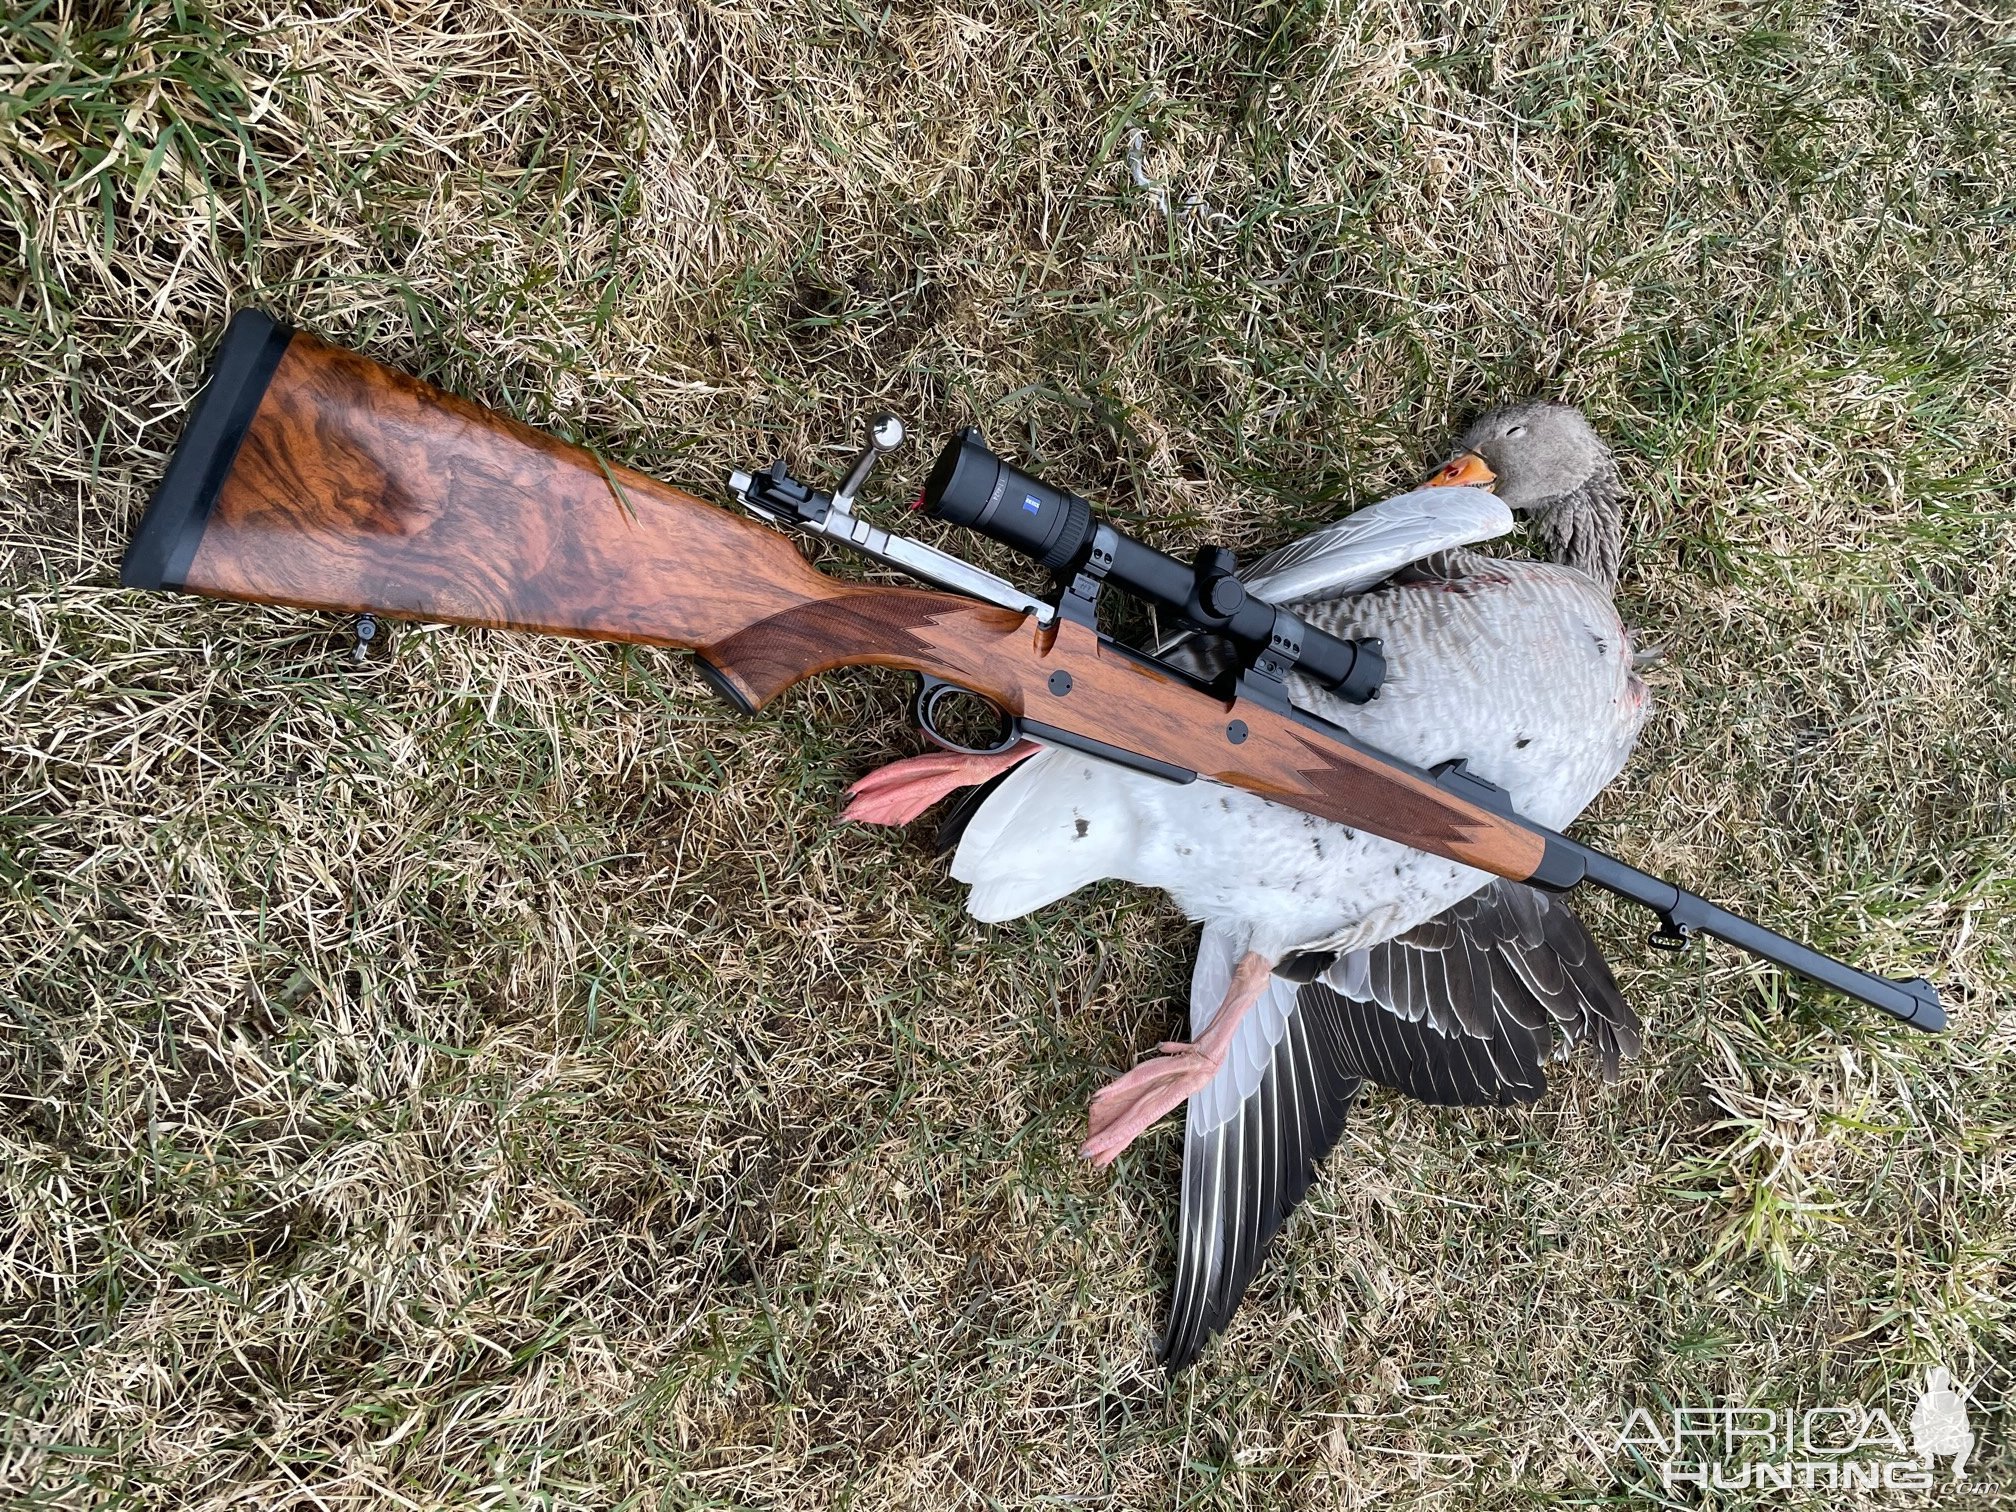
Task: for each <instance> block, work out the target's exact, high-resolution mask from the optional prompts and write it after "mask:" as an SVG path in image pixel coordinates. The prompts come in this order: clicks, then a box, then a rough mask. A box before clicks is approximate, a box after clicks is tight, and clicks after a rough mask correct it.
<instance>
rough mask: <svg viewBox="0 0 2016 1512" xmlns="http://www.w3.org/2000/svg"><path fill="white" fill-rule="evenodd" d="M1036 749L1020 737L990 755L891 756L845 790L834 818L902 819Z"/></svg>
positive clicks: (879, 821)
mask: <svg viewBox="0 0 2016 1512" xmlns="http://www.w3.org/2000/svg"><path fill="white" fill-rule="evenodd" d="M1042 749H1043V748H1042V747H1041V746H1039V745H1037V744H1036V742H1035V741H1033V740H1024V741H1020V742H1018V743H1017V744H1015V745H1012V746H1010V747H1009V748H1008V749H1007V750H1005V751H998V752H996V753H995V754H994V755H991V756H967V755H962V754H961V753H959V752H957V751H927V752H926V753H925V754H924V755H922V756H912V757H911V758H910V759H909V760H908V761H892V762H891V763H890V764H889V765H888V766H885V767H881V768H879V769H877V770H876V771H873V772H870V773H869V774H868V775H867V776H866V777H863V778H862V779H861V780H860V781H859V782H857V783H855V784H854V785H853V786H852V787H850V788H849V789H847V792H848V794H849V795H850V796H851V797H852V798H853V800H854V801H853V802H851V803H849V804H848V805H847V807H846V808H845V809H844V810H843V811H842V812H841V815H840V818H841V819H842V820H843V821H846V822H849V823H853V824H908V823H909V822H910V821H911V820H913V819H915V818H916V817H917V816H918V815H919V814H921V813H923V812H924V810H926V809H928V808H929V807H931V805H932V804H934V803H936V802H938V800H939V799H941V798H947V797H950V796H951V795H952V794H954V793H956V792H958V791H959V789H961V788H964V787H974V786H977V785H978V784H980V783H982V782H986V781H988V780H989V779H990V778H993V777H998V776H1000V775H1001V773H1003V772H1005V771H1007V770H1008V769H1009V768H1010V767H1013V766H1016V765H1017V764H1019V763H1021V762H1024V761H1027V760H1028V759H1029V758H1030V757H1031V756H1034V755H1035V754H1036V753H1037V752H1038V751H1040V750H1042Z"/></svg>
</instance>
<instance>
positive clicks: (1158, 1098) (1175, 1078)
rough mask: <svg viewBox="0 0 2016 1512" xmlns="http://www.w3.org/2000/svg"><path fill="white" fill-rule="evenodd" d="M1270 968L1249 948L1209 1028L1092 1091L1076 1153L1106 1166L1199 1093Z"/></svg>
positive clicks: (1215, 1069)
mask: <svg viewBox="0 0 2016 1512" xmlns="http://www.w3.org/2000/svg"><path fill="white" fill-rule="evenodd" d="M1273 970H1274V963H1273V962H1272V961H1270V960H1268V959H1267V957H1265V956H1263V955H1256V954H1254V953H1253V952H1252V951H1250V950H1249V951H1248V952H1247V953H1246V954H1245V955H1243V956H1241V957H1239V964H1238V965H1237V966H1235V967H1233V968H1232V982H1231V985H1230V986H1228V987H1227V988H1226V989H1225V1001H1224V1002H1222V1003H1220V1004H1219V1005H1218V1012H1217V1014H1216V1016H1215V1017H1213V1018H1212V1020H1211V1027H1210V1028H1209V1029H1206V1030H1205V1031H1204V1032H1203V1033H1202V1034H1201V1035H1199V1036H1198V1037H1197V1038H1196V1039H1195V1040H1192V1041H1191V1042H1190V1043H1189V1044H1184V1043H1183V1042H1182V1041H1180V1040H1165V1041H1164V1042H1163V1043H1162V1044H1161V1045H1159V1046H1157V1047H1156V1053H1155V1054H1154V1055H1152V1056H1150V1057H1149V1058H1148V1059H1147V1060H1145V1061H1143V1062H1141V1064H1140V1065H1138V1066H1136V1067H1135V1068H1134V1069H1133V1070H1132V1071H1129V1072H1128V1073H1127V1074H1126V1075H1125V1076H1122V1077H1119V1078H1118V1079H1116V1080H1114V1081H1110V1082H1108V1083H1107V1084H1106V1085H1105V1086H1103V1087H1101V1088H1100V1089H1099V1090H1098V1091H1097V1092H1094V1093H1093V1094H1092V1116H1091V1119H1090V1123H1091V1128H1090V1130H1089V1131H1088V1132H1089V1133H1090V1134H1091V1138H1089V1139H1087V1140H1086V1141H1085V1143H1084V1145H1083V1146H1082V1147H1080V1149H1079V1151H1078V1153H1079V1154H1080V1155H1083V1156H1084V1157H1085V1158H1086V1159H1087V1160H1089V1161H1091V1162H1092V1164H1094V1165H1096V1166H1109V1165H1111V1164H1112V1163H1113V1162H1114V1161H1115V1160H1116V1159H1118V1158H1119V1155H1120V1152H1121V1151H1122V1150H1124V1149H1126V1148H1127V1146H1129V1145H1130V1144H1132V1143H1133V1142H1134V1141H1135V1140H1136V1139H1138V1138H1140V1136H1141V1134H1142V1133H1143V1132H1144V1131H1145V1130H1146V1129H1147V1128H1148V1126H1149V1125H1150V1124H1152V1123H1154V1122H1155V1120H1156V1119H1158V1118H1160V1117H1161V1116H1162V1115H1163V1114H1164V1113H1167V1112H1169V1111H1170V1110H1171V1109H1173V1108H1175V1107H1177V1106H1179V1105H1180V1104H1181V1103H1182V1102H1183V1101H1184V1100H1185V1099H1186V1098H1188V1097H1190V1096H1191V1095H1192V1094H1193V1093H1196V1092H1201V1091H1203V1090H1204V1087H1205V1085H1206V1084H1207V1083H1208V1082H1209V1081H1210V1080H1211V1078H1212V1077H1214V1076H1216V1075H1217V1074H1218V1068H1219V1067H1220V1066H1221V1065H1223V1064H1224V1063H1225V1052H1226V1051H1227V1050H1228V1049H1230V1048H1231V1045H1232V1036H1233V1034H1234V1033H1235V1032H1237V1030H1238V1028H1239V1021H1240V1020H1241V1019H1243V1018H1245V1017H1246V1013H1247V1010H1248V1009H1250V1008H1251V1007H1252V1006H1253V1005H1254V1004H1255V1003H1257V1002H1259V1001H1260V994H1261V993H1262V992H1264V991H1266V990H1267V978H1268V976H1269V974H1270V973H1272V971H1273Z"/></svg>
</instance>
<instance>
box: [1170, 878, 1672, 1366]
mask: <svg viewBox="0 0 2016 1512" xmlns="http://www.w3.org/2000/svg"><path fill="white" fill-rule="evenodd" d="M1234 956H1235V951H1234V949H1233V945H1232V939H1231V936H1230V935H1229V933H1228V932H1225V931H1221V930H1218V929H1216V928H1207V929H1206V930H1205V932H1204V938H1203V939H1202V940H1201V941H1200V942H1199V946H1198V960H1197V969H1196V972H1195V973H1194V975H1193V977H1192V979H1191V1000H1190V1001H1191V1034H1192V1037H1193V1038H1194V1037H1195V1036H1196V1035H1198V1034H1201V1033H1202V1032H1203V1031H1204V1029H1205V1028H1206V1027H1208V1025H1209V1023H1210V1019H1211V1016H1212V1014H1213V1013H1214V1012H1215V1011H1216V1008H1217V1005H1218V1003H1219V1002H1220V1001H1221V1000H1222V999H1223V996H1224V991H1225V984H1226V981H1227V980H1228V978H1229V976H1230V973H1231V969H1232V961H1233V959H1234ZM1584 1041H1588V1042H1591V1043H1593V1044H1594V1045H1595V1046H1596V1048H1597V1053H1598V1055H1599V1057H1600V1059H1601V1061H1602V1065H1603V1071H1604V1075H1605V1077H1606V1078H1608V1077H1614V1076H1615V1074H1616V1070H1617V1063H1618V1061H1619V1059H1621V1058H1622V1057H1624V1056H1627V1055H1630V1054H1632V1053H1633V1052H1635V1051H1636V1050H1637V1048H1638V1023H1637V1019H1636V1018H1635V1017H1634V1016H1633V1014H1632V1012H1631V1009H1630V1007H1629V1006H1628V1005H1627V1004H1626V1003H1625V1002H1624V999H1623V996H1622V994H1620V993H1619V992H1618V990H1617V984H1616V982H1615V980H1614V979H1613V978H1612V977H1611V974H1610V968H1609V966H1608V964H1607V963H1606V962H1605V961H1604V960H1603V957H1602V955H1601V953H1600V952H1598V951H1597V949H1596V947H1595V944H1594V942H1593V941H1591V940H1590V938H1589V935H1588V932H1587V931H1586V930H1584V929H1583V927H1582V924H1581V921H1580V920H1578V919H1577V918H1576V917H1575V915H1574V914H1573V913H1572V912H1571V911H1570V910H1569V909H1568V907H1567V906H1566V905H1565V904H1564V903H1562V902H1561V901H1560V900H1559V899H1558V898H1550V897H1548V896H1547V895H1546V894H1544V893H1538V892H1535V891H1534V890H1533V889H1532V888H1529V887H1524V886H1521V885H1520V884H1518V883H1513V882H1494V883H1492V884H1491V885H1489V886H1487V887H1485V888H1483V889H1482V890H1481V891H1480V892H1478V893H1476V894H1475V895H1474V896H1472V897H1470V898H1467V899H1465V900H1464V901H1463V902H1462V903H1459V904H1457V905H1456V906H1455V907H1453V908H1451V909H1449V910H1447V911H1446V912H1444V913H1443V914H1441V915H1439V916H1437V917H1436V918H1434V919H1432V920H1430V921H1429V922H1428V923H1426V924H1423V925H1420V926H1418V927H1417V928H1415V929H1412V930H1409V931H1408V932H1407V933H1405V934H1403V935H1399V936H1396V937H1395V938H1394V939H1391V940H1388V941H1385V942H1383V943H1382V944H1379V945H1376V946H1372V947H1370V948H1368V949H1366V950H1359V951H1353V952H1351V953H1349V954H1348V955H1345V956H1340V957H1338V958H1337V959H1336V960H1335V961H1334V962H1333V963H1332V964H1331V965H1330V966H1329V968H1328V969H1327V970H1326V971H1324V973H1323V974H1322V975H1321V976H1319V977H1316V978H1315V979H1314V980H1311V981H1309V982H1306V983H1300V984H1298V983H1295V982H1292V981H1289V980H1288V979H1287V978H1284V977H1281V976H1276V977H1275V978H1274V979H1273V980H1272V981H1271V982H1270V983H1269V984H1268V989H1267V991H1266V993H1265V994H1263V995H1262V997H1261V1000H1260V1001H1259V1002H1258V1003H1257V1004H1255V1005H1254V1007H1253V1009H1252V1010H1250V1011H1249V1012H1248V1014H1247V1015H1246V1018H1245V1019H1244V1020H1243V1021H1242V1022H1241V1023H1240V1026H1239V1032H1238V1034H1237V1035H1235V1036H1234V1038H1233V1042H1232V1045H1231V1048H1230V1049H1229V1051H1228V1052H1227V1054H1226V1057H1225V1064H1224V1065H1223V1066H1222V1067H1221V1068H1220V1069H1219V1072H1218V1075H1217V1076H1215V1077H1214V1078H1213V1079H1212V1080H1211V1082H1210V1084H1209V1085H1207V1086H1206V1087H1205V1088H1204V1089H1203V1090H1202V1091H1200V1092H1199V1093H1198V1094H1197V1095H1196V1096H1195V1097H1193V1098H1191V1099H1190V1104H1189V1108H1188V1110H1187V1113H1186V1126H1185V1132H1184V1145H1183V1195H1182V1209H1181V1214H1180V1216H1179V1218H1178V1220H1177V1237H1176V1278H1175V1282H1174V1284H1173V1286H1172V1288H1171V1292H1170V1300H1169V1317H1168V1322H1167V1325H1166V1326H1165V1328H1164V1330H1163V1335H1162V1343H1161V1348H1160V1350H1159V1351H1158V1357H1159V1358H1160V1359H1161V1361H1162V1363H1163V1364H1164V1365H1165V1366H1166V1367H1167V1368H1168V1369H1170V1370H1172V1371H1174V1370H1180V1369H1182V1368H1183V1367H1184V1366H1186V1365H1188V1364H1190V1363H1191V1361H1193V1360H1194V1359H1196V1357H1197V1355H1198V1353H1199V1352H1200V1351H1201V1350H1202V1349H1203V1347H1204V1345H1205V1344H1206V1343H1208V1342H1209V1341H1210V1339H1211V1338H1212V1337H1213V1336H1214V1335H1216V1334H1217V1333H1218V1332H1219V1331H1220V1330H1221V1329H1223V1328H1224V1326H1225V1324H1226V1323H1227V1322H1228V1321H1229V1320H1230V1318H1231V1316H1232V1313H1233V1311H1234V1310H1235V1309H1236V1308H1237V1307H1238V1305H1239V1302H1240V1299H1241V1298H1242V1297H1243V1296H1244V1295H1245V1292H1246V1288H1247V1286H1248V1284H1249V1283H1250V1282H1251V1281H1252V1279H1253V1274H1254V1271H1255V1270H1256V1269H1257V1268H1258V1266H1259V1264H1260V1259H1261V1256H1262V1255H1263V1254H1264V1253H1265V1251H1266V1248H1267V1245H1268V1243H1269V1241H1271V1240H1272V1239H1273V1237H1274V1235H1275V1234H1276V1233H1277V1232H1278V1231H1279V1230H1280V1228H1281V1225H1282V1224H1283V1223H1284V1222H1286V1220H1287V1218H1288V1215H1289V1214H1290V1213H1291V1212H1293V1211H1294V1209H1295V1206H1296V1204H1298V1203H1299V1202H1300V1201H1301V1200H1302V1197H1303V1195H1304V1194H1305V1193H1306V1192H1307V1191H1308V1189H1309V1184H1310V1182H1311V1181H1312V1180H1314V1178H1315V1170H1316V1165H1317V1163H1318V1162H1320V1161H1321V1160H1322V1158H1323V1157H1324V1156H1325V1155H1326V1154H1328V1153H1329V1151H1330V1149H1331V1148H1332V1147H1333V1146H1334V1145H1335V1144H1336V1143H1337V1140H1338V1138H1339V1137H1340V1136H1341V1135H1342V1133H1343V1131H1344V1119H1345V1115H1346V1113H1347V1112H1348V1111H1349V1109H1350V1106H1351V1103H1352V1100H1353V1099H1354V1098H1355V1097H1356V1096H1357V1093H1358V1089H1359V1088H1360V1086H1361V1085H1362V1084H1363V1083H1364V1082H1366V1081H1376V1082H1379V1083H1380V1084H1382V1085H1384V1086H1388V1087H1391V1088H1393V1089H1395V1090H1396V1091H1401V1092H1406V1093H1408V1094H1410V1095H1412V1096H1415V1097H1419V1098H1421V1099H1423V1100H1424V1101H1427V1102H1435V1103H1445V1104H1458V1105H1490V1104H1503V1103H1510V1102H1530V1101H1532V1100H1533V1099H1535V1098H1537V1097H1538V1096H1539V1095H1540V1094H1541V1092H1542V1091H1543V1090H1545V1088H1546V1076H1545V1073H1544V1072H1543V1071H1542V1069H1541V1067H1542V1063H1543V1062H1544V1061H1545V1060H1546V1059H1547V1058H1548V1057H1549V1056H1550V1054H1555V1053H1565V1052H1566V1051H1567V1050H1568V1049H1569V1048H1571V1047H1572V1046H1574V1045H1576V1044H1579V1043H1582V1042H1584Z"/></svg>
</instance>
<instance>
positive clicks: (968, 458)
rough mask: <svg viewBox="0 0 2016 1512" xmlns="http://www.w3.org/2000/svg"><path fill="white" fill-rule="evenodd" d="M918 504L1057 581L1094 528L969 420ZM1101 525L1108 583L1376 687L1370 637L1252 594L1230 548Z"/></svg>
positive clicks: (1071, 500) (1359, 699)
mask: <svg viewBox="0 0 2016 1512" xmlns="http://www.w3.org/2000/svg"><path fill="white" fill-rule="evenodd" d="M922 505H923V509H924V512H925V513H926V514H928V515H930V516H931V518H933V519H934V520H949V521H950V522H951V523H952V524H954V525H964V526H966V527H967V528H968V529H969V530H977V531H979V532H980V534H982V535H984V536H987V537H989V538H990V539H992V540H996V541H999V542H1001V544H1002V545H1004V546H1011V547H1013V548H1014V549H1015V550H1017V551H1019V552H1021V553H1022V554H1023V555H1024V556H1028V557H1031V558H1034V559H1035V561H1036V562H1037V563H1038V564H1039V565H1040V566H1042V567H1044V568H1045V569H1047V570H1048V571H1050V572H1051V573H1053V574H1054V575H1055V576H1056V577H1057V578H1058V580H1059V581H1062V582H1068V581H1070V579H1071V577H1072V576H1073V574H1075V573H1076V572H1078V570H1079V569H1080V568H1082V567H1084V566H1085V563H1086V560H1087V559H1088V558H1089V557H1090V556H1091V554H1092V545H1093V541H1094V539H1095V538H1096V537H1097V536H1098V534H1099V530H1100V520H1099V517H1098V516H1097V515H1095V514H1094V513H1093V512H1092V506H1091V505H1090V504H1088V503H1087V502H1086V501H1085V500H1083V499H1081V498H1079V497H1078V495H1076V494H1074V493H1065V492H1064V491H1063V490H1062V489H1057V488H1052V487H1051V486H1050V485H1049V484H1047V483H1045V482H1043V481H1042V480H1040V479H1038V478H1032V477H1031V476H1029V474H1028V473H1025V472H1023V471H1022V470H1021V469H1020V468H1018V467H1015V466H1014V465H1012V464H1011V463H1008V462H1005V461H1003V460H1002V459H1001V458H1000V457H997V456H995V455H994V453H993V452H991V451H989V450H988V449H987V443H986V442H985V441H983V440H982V439H981V437H980V432H979V431H977V430H974V429H973V428H972V427H970V426H969V427H967V428H966V429H965V430H962V431H960V432H959V433H958V434H957V435H956V436H954V437H953V438H952V439H951V441H949V442H948V443H947V444H946V447H945V450H944V451H942V452H940V453H939V454H938V460H937V461H936V462H935V463H933V464H932V467H931V475H930V477H928V478H927V479H925V481H924V497H923V500H922ZM1106 528H1107V530H1108V532H1109V535H1110V539H1111V541H1112V544H1113V560H1112V563H1111V565H1110V566H1108V567H1107V569H1106V572H1105V580H1106V581H1107V582H1110V583H1114V584H1116V585H1118V586H1119V587H1121V588H1124V589H1126V590H1127V591H1128V592H1129V593H1132V594H1134V595H1135V596H1136V597H1138V598H1143V599H1146V600H1148V601H1149V602H1150V603H1152V604H1155V605H1156V606H1158V607H1159V608H1161V609H1164V610H1166V611H1167V612H1168V613H1170V614H1172V615H1174V616H1175V617H1176V618H1177V619H1180V620H1181V621H1182V622H1183V623H1184V624H1186V625H1188V626H1189V627H1190V628H1191V629H1193V630H1201V631H1204V632H1206V633H1208V634H1213V635H1224V636H1227V637H1229V638H1230V639H1231V640H1232V641H1233V642H1234V643H1235V644H1236V645H1237V646H1238V647H1239V649H1240V651H1241V653H1242V654H1243V655H1244V656H1245V657H1246V659H1247V660H1248V661H1249V662H1251V661H1254V660H1256V659H1258V658H1260V657H1269V658H1271V659H1272V660H1273V661H1274V662H1275V663H1277V664H1278V663H1282V662H1285V663H1286V664H1287V666H1289V667H1290V668H1292V669H1293V670H1295V671H1298V672H1302V673H1306V674H1307V675H1309V676H1310V677H1313V678H1315V679H1316V680H1317V681H1318V682H1320V683H1323V684H1324V685H1325V686H1327V687H1329V688H1331V689H1333V690H1334V691H1335V692H1337V693H1338V694H1340V695H1342V696H1343V697H1344V698H1347V699H1349V700H1350V701H1351V702H1353V703H1364V702H1366V701H1367V700H1369V699H1371V698H1373V697H1374V696H1376V695H1377V693H1378V691H1379V684H1380V683H1381V681H1383V680H1384V678H1385V675H1386V663H1385V660H1384V659H1383V658H1382V657H1381V656H1380V654H1379V643H1378V642H1377V641H1373V640H1353V641H1347V640H1341V639H1339V638H1338V637H1337V636H1334V635H1330V634H1328V633H1327V632H1325V631H1322V630H1318V629H1317V628H1316V627H1315V626H1313V625H1310V624H1308V623H1306V622H1305V621H1303V620H1302V619H1300V618H1299V617H1297V616H1296V615H1294V614H1291V613H1289V612H1288V611H1287V610H1285V609H1277V608H1275V606H1274V605H1272V604H1270V603H1268V602H1267V601H1266V600H1264V599H1259V598H1255V597H1254V596H1253V595H1252V593H1251V592H1249V591H1248V590H1247V588H1246V585H1245V584H1243V583H1241V582H1240V581H1239V578H1238V563H1237V561H1236V560H1235V559H1234V558H1233V555H1232V553H1231V552H1229V551H1227V550H1225V549H1224V548H1223V547H1221V546H1206V547H1205V548H1203V549H1202V550H1201V551H1199V552H1198V553H1197V560H1196V561H1195V562H1194V563H1186V562H1179V561H1177V560H1176V558H1174V557H1172V556H1168V555H1165V554H1164V553H1162V552H1160V551H1157V550H1155V549H1154V548H1153V547H1151V546H1144V545H1142V544H1141V543H1140V542H1139V541H1136V540H1134V539H1133V538H1131V537H1129V536H1126V535H1123V534H1122V533H1121V532H1120V531H1118V530H1115V529H1113V528H1112V527H1111V526H1110V525H1109V526H1107V527H1106Z"/></svg>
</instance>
